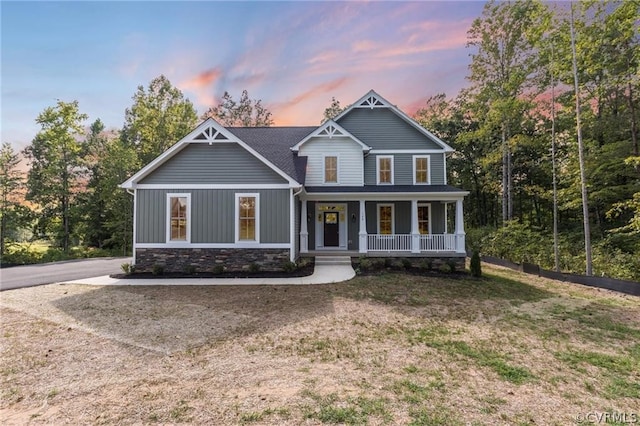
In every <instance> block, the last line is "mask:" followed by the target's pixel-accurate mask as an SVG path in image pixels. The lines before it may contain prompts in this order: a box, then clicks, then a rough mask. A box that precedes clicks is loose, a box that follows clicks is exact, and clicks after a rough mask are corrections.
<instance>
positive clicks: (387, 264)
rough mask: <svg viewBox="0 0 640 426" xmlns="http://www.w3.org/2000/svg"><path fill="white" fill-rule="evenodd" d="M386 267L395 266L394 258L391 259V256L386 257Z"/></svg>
mask: <svg viewBox="0 0 640 426" xmlns="http://www.w3.org/2000/svg"><path fill="white" fill-rule="evenodd" d="M384 267H385V268H393V259H391V258H390V257H385V258H384Z"/></svg>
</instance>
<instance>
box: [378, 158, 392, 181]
mask: <svg viewBox="0 0 640 426" xmlns="http://www.w3.org/2000/svg"><path fill="white" fill-rule="evenodd" d="M377 172H378V173H377V174H378V176H377V178H378V179H377V182H378V185H385V184H388V185H393V156H392V155H378V157H377Z"/></svg>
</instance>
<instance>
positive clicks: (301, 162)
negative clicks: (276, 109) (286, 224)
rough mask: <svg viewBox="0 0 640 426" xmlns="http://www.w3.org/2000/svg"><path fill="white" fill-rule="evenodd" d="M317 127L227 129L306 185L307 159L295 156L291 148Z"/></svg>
mask: <svg viewBox="0 0 640 426" xmlns="http://www.w3.org/2000/svg"><path fill="white" fill-rule="evenodd" d="M316 129H317V127H313V126H312V127H227V130H229V131H230V132H231V133H233V134H234V135H236V136H237V137H238V138H240V140H242V141H243V142H244V143H246V144H247V145H249V146H250V147H251V148H253V149H255V150H256V151H258V153H259V154H260V155H262V156H263V157H265V158H266V159H267V160H269V161H271V162H272V163H273V164H274V165H275V166H276V167H278V168H279V169H280V170H282V171H283V172H285V173H286V174H288V175H289V176H291V177H292V178H294V179H295V180H296V181H298V182H300V183H302V184H304V179H305V169H306V166H307V157H298V155H294V153H293V152H291V150H290V149H289V148H291V147H292V146H294V145H295V144H297V143H298V142H300V141H301V140H302V139H304V138H305V136H307V135H308V134H309V133H311V132H313V131H314V130H316Z"/></svg>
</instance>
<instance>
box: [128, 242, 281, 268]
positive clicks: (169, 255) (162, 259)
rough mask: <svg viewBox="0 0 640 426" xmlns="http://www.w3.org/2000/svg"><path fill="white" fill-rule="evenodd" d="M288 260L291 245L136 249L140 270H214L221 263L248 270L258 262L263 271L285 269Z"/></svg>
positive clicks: (137, 263)
mask: <svg viewBox="0 0 640 426" xmlns="http://www.w3.org/2000/svg"><path fill="white" fill-rule="evenodd" d="M288 261H289V249H238V248H221V249H218V248H138V249H136V272H153V269H154V266H156V265H160V266H162V268H163V270H164V271H166V272H187V271H189V270H192V271H193V272H211V271H213V269H214V268H215V267H216V266H218V265H222V266H224V268H225V270H227V271H246V270H249V269H250V268H251V265H254V264H255V265H257V266H259V269H260V270H261V271H281V270H282V265H283V264H284V263H285V262H288ZM218 267H219V266H218Z"/></svg>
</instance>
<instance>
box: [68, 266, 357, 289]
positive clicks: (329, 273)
mask: <svg viewBox="0 0 640 426" xmlns="http://www.w3.org/2000/svg"><path fill="white" fill-rule="evenodd" d="M355 275H356V273H355V271H354V270H353V268H352V267H351V263H348V264H346V263H341V264H339V265H336V264H318V263H316V265H315V268H314V270H313V274H311V275H309V276H306V277H296V278H149V279H144V278H134V279H126V278H124V279H116V278H110V277H109V276H108V275H104V276H101V277H94V278H83V279H80V280H74V281H64V282H62V283H60V284H87V285H123V286H125V285H129V286H145V285H146V286H149V285H307V284H331V283H339V282H342V281H347V280H350V279H351V278H353V277H355Z"/></svg>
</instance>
